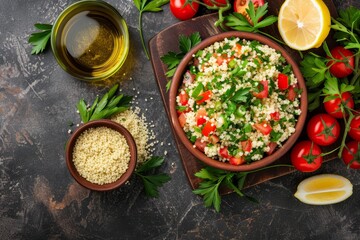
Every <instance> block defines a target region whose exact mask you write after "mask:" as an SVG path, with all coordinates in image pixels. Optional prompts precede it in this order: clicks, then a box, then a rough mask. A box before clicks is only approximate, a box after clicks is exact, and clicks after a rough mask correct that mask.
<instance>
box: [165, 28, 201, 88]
mask: <svg viewBox="0 0 360 240" xmlns="http://www.w3.org/2000/svg"><path fill="white" fill-rule="evenodd" d="M200 42H201V37H200V33H199V32H194V33H192V34H191V35H190V36H185V35H180V37H179V49H180V52H179V53H175V52H171V51H170V52H168V53H167V54H165V55H164V56H162V57H161V61H162V62H163V63H164V64H166V66H167V72H166V73H165V75H166V76H167V77H169V78H170V77H172V76H174V73H175V70H176V68H177V66H178V65H179V63H180V61H181V59H182V58H183V57H184V56H185V54H186V53H188V52H189V51H190V49H191V48H193V47H194V46H196V45H197V44H199V43H200ZM170 86H171V80H169V81H168V83H167V84H166V91H169V89H170Z"/></svg>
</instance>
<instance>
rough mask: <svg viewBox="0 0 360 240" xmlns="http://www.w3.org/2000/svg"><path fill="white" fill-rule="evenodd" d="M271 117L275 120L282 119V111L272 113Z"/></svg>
mask: <svg viewBox="0 0 360 240" xmlns="http://www.w3.org/2000/svg"><path fill="white" fill-rule="evenodd" d="M270 117H271V119H272V120H274V121H279V120H280V113H279V112H273V113H270Z"/></svg>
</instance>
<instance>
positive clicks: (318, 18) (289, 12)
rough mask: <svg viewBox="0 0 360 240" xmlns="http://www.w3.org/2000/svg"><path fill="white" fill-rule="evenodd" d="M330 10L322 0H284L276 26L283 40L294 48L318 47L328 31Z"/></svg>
mask: <svg viewBox="0 0 360 240" xmlns="http://www.w3.org/2000/svg"><path fill="white" fill-rule="evenodd" d="M330 25H331V17H330V12H329V9H328V8H327V6H326V5H325V3H324V2H323V1H322V0H286V1H285V2H284V3H283V4H282V6H281V8H280V12H279V16H278V28H279V32H280V35H281V37H282V38H283V40H284V42H285V43H286V44H287V45H288V46H289V47H291V48H293V49H296V50H301V51H302V50H308V49H310V48H318V47H320V46H321V44H322V42H323V41H324V40H325V38H326V37H327V35H328V34H329V32H330Z"/></svg>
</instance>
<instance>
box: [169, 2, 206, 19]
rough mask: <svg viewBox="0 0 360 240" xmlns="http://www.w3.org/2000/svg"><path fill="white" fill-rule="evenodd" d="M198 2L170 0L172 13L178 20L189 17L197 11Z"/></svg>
mask: <svg viewBox="0 0 360 240" xmlns="http://www.w3.org/2000/svg"><path fill="white" fill-rule="evenodd" d="M198 9H199V4H198V3H196V2H192V3H191V4H190V3H187V2H186V0H170V10H171V12H172V14H173V15H174V16H175V17H176V18H177V19H180V20H188V19H191V18H192V17H193V16H195V14H196V13H197V11H198Z"/></svg>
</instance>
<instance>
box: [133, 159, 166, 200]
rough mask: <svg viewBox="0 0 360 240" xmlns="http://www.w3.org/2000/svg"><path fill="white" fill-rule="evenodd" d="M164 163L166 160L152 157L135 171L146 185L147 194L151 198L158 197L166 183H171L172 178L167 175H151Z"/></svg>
mask: <svg viewBox="0 0 360 240" xmlns="http://www.w3.org/2000/svg"><path fill="white" fill-rule="evenodd" d="M163 163H164V158H162V157H156V156H155V157H152V158H150V159H149V160H147V161H146V162H144V163H143V164H142V165H140V167H139V168H138V169H137V170H136V171H135V174H136V175H137V176H139V177H140V178H141V180H142V182H143V184H144V190H145V194H146V195H147V196H149V197H158V196H159V190H158V188H159V187H161V186H162V185H163V184H164V183H166V182H168V181H170V179H171V178H170V177H169V176H168V175H167V174H165V173H160V174H156V175H150V174H149V173H150V172H151V171H152V170H154V169H155V168H158V167H160V166H161V165H162V164H163Z"/></svg>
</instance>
